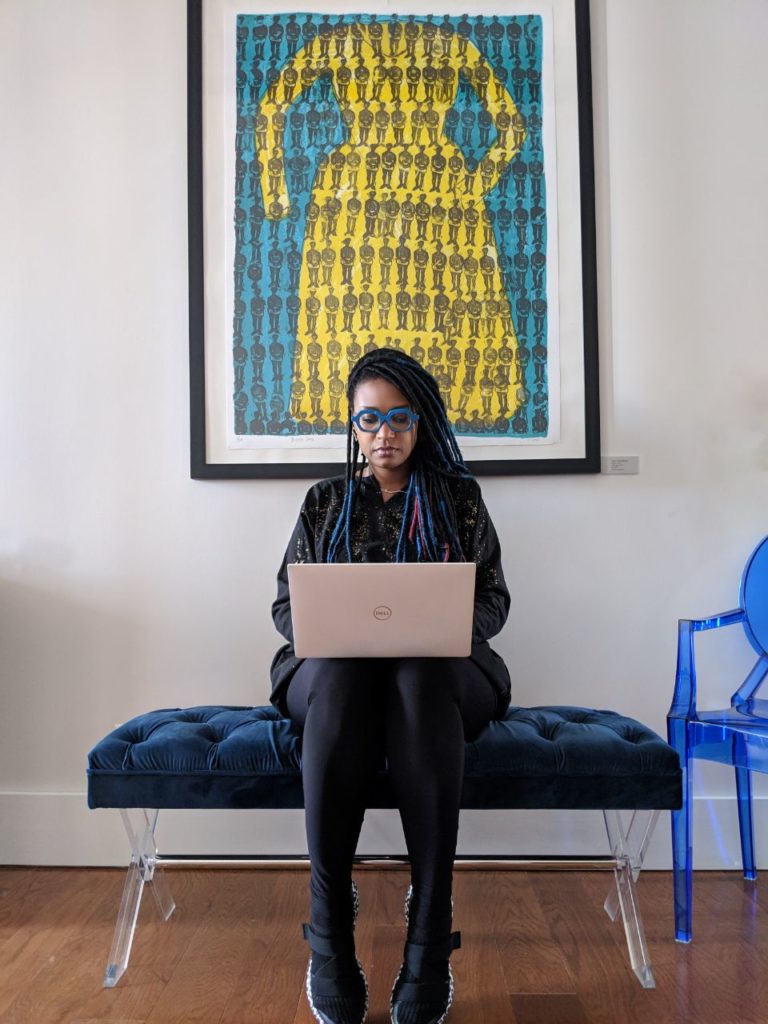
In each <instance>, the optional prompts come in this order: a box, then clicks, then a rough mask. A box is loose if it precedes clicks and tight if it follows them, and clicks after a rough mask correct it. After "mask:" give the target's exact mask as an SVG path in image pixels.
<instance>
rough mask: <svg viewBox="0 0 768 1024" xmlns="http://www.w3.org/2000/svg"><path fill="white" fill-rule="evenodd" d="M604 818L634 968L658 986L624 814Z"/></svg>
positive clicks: (642, 979) (605, 814) (644, 979)
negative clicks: (638, 899) (639, 898)
mask: <svg viewBox="0 0 768 1024" xmlns="http://www.w3.org/2000/svg"><path fill="white" fill-rule="evenodd" d="M603 818H604V819H605V828H606V831H607V833H608V842H609V843H610V846H611V852H612V853H613V856H614V857H615V859H616V868H615V869H614V876H615V878H616V892H617V896H618V901H619V910H620V911H621V917H622V921H623V922H624V934H625V935H626V939H627V949H628V950H629V960H630V963H631V964H632V970H633V971H634V972H635V974H636V975H637V978H638V980H639V981H640V984H641V985H642V986H643V988H656V981H655V979H654V977H653V968H652V967H651V961H650V958H649V956H648V947H647V945H646V942H645V931H644V929H643V919H642V916H641V914H640V907H639V905H638V901H637V890H636V888H635V880H634V878H633V868H632V861H631V859H630V856H629V853H628V849H627V837H626V834H625V832H624V829H623V828H622V822H621V816H620V814H619V812H618V811H603Z"/></svg>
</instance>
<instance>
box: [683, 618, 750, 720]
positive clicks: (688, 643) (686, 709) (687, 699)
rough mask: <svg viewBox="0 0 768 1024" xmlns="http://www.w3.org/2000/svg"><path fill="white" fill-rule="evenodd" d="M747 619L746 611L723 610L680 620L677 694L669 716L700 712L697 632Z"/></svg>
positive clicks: (688, 716)
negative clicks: (708, 615) (706, 615)
mask: <svg viewBox="0 0 768 1024" xmlns="http://www.w3.org/2000/svg"><path fill="white" fill-rule="evenodd" d="M743 621H744V611H743V610H742V609H741V608H735V609H733V611H729V612H721V613H720V614H719V615H712V616H711V617H710V618H707V619H679V620H678V623H677V674H676V676H675V693H674V696H673V697H672V705H671V707H670V709H669V712H668V713H667V718H668V719H669V718H685V719H687V718H690V717H691V715H694V714H695V713H696V658H695V654H694V649H693V634H694V633H700V632H703V631H704V630H707V629H719V628H720V627H721V626H734V625H736V623H738V622H743Z"/></svg>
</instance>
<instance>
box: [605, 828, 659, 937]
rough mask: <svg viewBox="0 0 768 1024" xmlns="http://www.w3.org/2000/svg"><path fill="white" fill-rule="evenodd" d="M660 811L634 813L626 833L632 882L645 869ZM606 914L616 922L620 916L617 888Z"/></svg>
mask: <svg viewBox="0 0 768 1024" xmlns="http://www.w3.org/2000/svg"><path fill="white" fill-rule="evenodd" d="M659 814H660V811H638V810H635V811H633V812H632V817H631V818H630V820H629V827H628V828H627V833H626V842H627V854H628V855H629V861H630V864H631V866H632V880H633V881H634V882H637V880H638V878H639V877H640V872H641V871H642V869H643V861H644V860H645V855H646V853H647V852H648V846H649V844H650V842H651V839H652V838H653V833H654V831H655V829H656V823H657V822H658V820H659ZM603 906H604V908H605V912H606V914H607V915H608V916H609V917H610V919H611V920H612V921H615V920H616V918H617V917H618V914H619V894H618V890H617V889H616V887H615V886H611V888H610V890H609V892H608V895H607V896H606V898H605V903H604V904H603Z"/></svg>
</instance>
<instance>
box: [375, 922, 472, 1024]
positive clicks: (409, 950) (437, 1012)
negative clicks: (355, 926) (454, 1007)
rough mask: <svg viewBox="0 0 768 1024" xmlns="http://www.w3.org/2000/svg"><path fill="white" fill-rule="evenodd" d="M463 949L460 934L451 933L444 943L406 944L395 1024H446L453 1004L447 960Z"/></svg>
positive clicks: (392, 1006) (394, 1005) (396, 987)
mask: <svg viewBox="0 0 768 1024" xmlns="http://www.w3.org/2000/svg"><path fill="white" fill-rule="evenodd" d="M460 946H461V933H460V932H451V934H450V935H449V936H448V938H447V939H445V940H443V941H442V942H429V943H420V942H410V941H409V942H406V944H405V950H404V953H403V964H402V966H401V968H400V971H399V973H398V975H397V978H396V979H395V984H394V987H393V989H392V999H391V1001H390V1014H391V1017H392V1024H443V1022H444V1021H445V1019H446V1017H447V1016H448V1010H449V1009H450V1006H451V1003H452V1002H453V974H452V972H451V965H450V963H449V962H448V958H449V956H450V955H451V951H452V950H454V949H459V948H460Z"/></svg>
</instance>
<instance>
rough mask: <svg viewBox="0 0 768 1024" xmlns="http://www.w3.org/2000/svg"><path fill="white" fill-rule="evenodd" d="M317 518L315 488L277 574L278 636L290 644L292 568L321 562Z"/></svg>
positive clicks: (274, 615) (275, 618) (275, 609)
mask: <svg viewBox="0 0 768 1024" xmlns="http://www.w3.org/2000/svg"><path fill="white" fill-rule="evenodd" d="M316 515H317V502H316V500H315V488H312V489H311V490H310V491H309V492H308V494H307V496H306V498H305V499H304V503H303V504H302V506H301V512H300V513H299V518H298V520H297V521H296V525H295V526H294V528H293V533H292V534H291V539H290V540H289V541H288V547H287V548H286V550H285V554H284V555H283V561H282V564H281V566H280V569H279V571H278V573H277V597H276V598H275V600H274V602H273V604H272V621H273V622H274V624H275V627H276V629H277V631H278V633H279V634H280V635H281V636H282V637H284V638H285V639H286V640H287V641H288V643H290V644H292V643H293V622H292V620H291V595H290V592H289V590H288V566H289V564H291V563H293V562H315V561H317V559H316V557H315V519H316Z"/></svg>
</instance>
